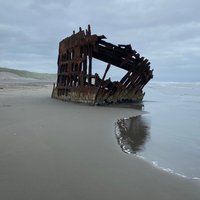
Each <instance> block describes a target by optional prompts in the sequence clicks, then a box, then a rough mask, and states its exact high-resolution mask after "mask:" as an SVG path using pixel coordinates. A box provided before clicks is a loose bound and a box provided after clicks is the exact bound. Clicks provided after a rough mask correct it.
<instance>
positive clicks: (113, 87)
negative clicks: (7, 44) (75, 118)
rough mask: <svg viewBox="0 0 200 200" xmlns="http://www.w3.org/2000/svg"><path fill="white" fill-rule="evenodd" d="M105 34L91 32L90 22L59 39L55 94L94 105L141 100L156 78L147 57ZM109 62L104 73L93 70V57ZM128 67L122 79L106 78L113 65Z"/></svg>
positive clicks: (54, 96)
mask: <svg viewBox="0 0 200 200" xmlns="http://www.w3.org/2000/svg"><path fill="white" fill-rule="evenodd" d="M105 39H106V37H105V36H104V35H96V34H91V28H90V25H88V28H87V29H86V30H85V31H84V30H82V28H79V31H78V32H77V33H75V31H73V34H72V35H71V36H70V37H67V38H65V39H63V40H62V41H61V42H60V43H59V53H58V62H57V65H58V72H57V83H56V84H55V85H54V88H53V91H52V98H57V99H60V100H64V101H73V102H82V103H88V104H92V105H96V104H97V105H102V104H112V103H113V104H118V103H126V102H139V101H142V99H143V96H144V92H143V87H144V86H145V85H146V84H147V83H148V81H149V80H150V79H152V78H153V73H152V72H153V70H151V69H150V62H149V60H148V59H145V58H144V57H141V56H140V54H139V53H137V51H136V50H133V49H132V47H131V45H130V44H128V45H122V44H119V45H114V44H112V43H108V42H106V41H105ZM93 58H95V59H98V60H100V61H103V62H105V63H107V66H105V71H104V74H103V76H102V77H100V76H99V75H98V74H97V73H93V67H92V64H93V63H92V59H93ZM111 65H112V66H111ZM113 66H115V67H118V68H121V69H124V70H126V71H127V72H126V74H125V75H124V76H123V77H122V78H121V80H119V81H111V78H107V79H106V75H107V72H108V70H109V69H110V67H113Z"/></svg>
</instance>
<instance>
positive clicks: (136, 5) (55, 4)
mask: <svg viewBox="0 0 200 200" xmlns="http://www.w3.org/2000/svg"><path fill="white" fill-rule="evenodd" d="M199 7H200V2H199V1H198V0H190V1H187V0H182V1H181V0H168V1H167V0H154V1H145V0H110V1H107V0H102V1H94V0H88V1H81V0H57V1H54V0H43V1H40V0H21V1H20V3H16V1H14V0H7V1H4V2H0V44H1V49H0V65H4V66H5V65H7V66H10V67H15V66H18V67H23V68H25V67H26V68H27V69H30V68H31V69H34V68H33V66H34V65H35V71H38V70H39V71H45V70H47V69H48V70H49V71H55V72H56V60H57V48H58V42H59V41H60V40H61V39H62V38H64V37H66V36H68V35H70V34H71V33H72V30H78V28H79V26H82V27H83V28H86V26H87V24H89V23H90V24H91V25H92V31H93V33H97V34H105V35H106V36H107V38H108V41H110V42H114V43H125V44H126V43H131V44H132V46H133V47H134V48H135V49H136V50H138V52H140V53H141V54H142V55H144V56H145V57H147V58H149V60H150V61H151V63H152V67H153V68H155V70H154V74H155V80H156V79H159V80H160V79H162V78H163V80H165V79H172V78H175V77H176V78H178V79H180V80H182V79H183V77H184V80H186V79H187V75H186V74H191V77H192V73H189V72H193V70H195V71H196V72H197V73H199V72H200V70H199V68H198V57H199V56H200V55H199V54H200V53H199V52H200V51H199V50H200V49H199V47H200V22H199V18H200V12H199V11H198V8H199ZM38 66H39V67H38ZM154 66H155V67H154ZM172 67H173V71H174V72H173V75H171V74H170V73H172V71H171V68H172ZM180 69H183V70H182V75H181V76H180V77H178V72H179V71H180ZM98 70H99V69H98ZM184 71H186V74H185V75H183V74H184ZM117 74H118V73H117V72H116V76H117ZM119 74H120V72H119ZM175 75H176V76H175ZM193 77H194V80H199V81H200V79H198V78H197V76H194V75H193ZM188 79H192V78H188Z"/></svg>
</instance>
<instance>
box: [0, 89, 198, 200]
mask: <svg viewBox="0 0 200 200" xmlns="http://www.w3.org/2000/svg"><path fill="white" fill-rule="evenodd" d="M51 89H52V86H47V87H43V86H41V87H39V88H38V87H33V88H23V89H22V88H19V89H3V90H0V125H1V126H0V127H1V128H0V162H1V163H2V165H0V171H1V174H0V197H1V199H8V200H9V199H13V197H14V198H15V199H28V198H29V197H30V196H31V197H32V198H31V199H38V198H43V199H66V198H68V199H108V198H109V199H122V197H126V198H131V197H135V198H136V199H146V198H149V199H172V198H173V199H199V196H200V192H199V182H198V181H197V180H190V179H189V180H188V179H187V178H182V177H179V176H177V175H174V174H170V173H168V172H164V171H163V170H160V169H159V168H156V167H155V166H153V165H151V163H149V162H148V161H146V160H143V159H141V158H138V157H137V156H135V155H130V154H125V153H124V152H122V151H121V149H120V147H119V146H118V144H117V141H116V138H115V136H114V123H115V121H117V119H121V118H128V117H131V116H136V115H141V114H142V113H143V111H140V110H134V109H129V108H112V107H98V106H95V107H93V106H88V105H83V104H75V103H68V102H62V101H58V100H55V99H51V98H50V95H51ZM152 183H153V184H152Z"/></svg>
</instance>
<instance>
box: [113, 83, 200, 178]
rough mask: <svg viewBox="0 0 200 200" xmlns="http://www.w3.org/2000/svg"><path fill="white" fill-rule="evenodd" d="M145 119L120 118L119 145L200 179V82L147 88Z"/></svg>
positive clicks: (155, 163)
mask: <svg viewBox="0 0 200 200" xmlns="http://www.w3.org/2000/svg"><path fill="white" fill-rule="evenodd" d="M145 92H146V95H145V98H144V102H143V104H144V105H143V110H144V111H146V112H147V113H146V114H144V115H142V116H137V117H132V118H128V119H120V120H118V121H117V122H116V125H115V134H116V138H117V141H118V144H119V145H120V147H121V148H122V150H123V151H124V152H125V153H129V154H135V155H137V156H139V157H141V158H144V159H145V160H147V161H148V162H151V163H152V164H153V165H154V166H156V167H158V168H160V169H163V170H165V171H168V172H170V173H174V174H177V175H180V176H183V177H188V178H192V179H199V178H200V83H174V82H165V83H164V82H154V83H150V84H149V85H148V86H147V87H146V88H145Z"/></svg>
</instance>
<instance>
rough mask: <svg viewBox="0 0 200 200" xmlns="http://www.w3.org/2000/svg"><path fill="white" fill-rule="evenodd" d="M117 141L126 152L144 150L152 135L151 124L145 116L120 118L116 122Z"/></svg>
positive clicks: (134, 152)
mask: <svg viewBox="0 0 200 200" xmlns="http://www.w3.org/2000/svg"><path fill="white" fill-rule="evenodd" d="M115 136H116V138H117V142H118V144H119V146H120V147H121V149H122V151H123V152H125V153H133V154H136V153H137V152H139V151H142V150H143V149H144V147H145V144H146V142H147V141H148V139H149V137H150V126H149V123H148V121H147V120H146V119H145V118H144V117H143V116H136V117H131V118H128V119H126V118H124V119H120V120H118V121H117V122H116V123H115Z"/></svg>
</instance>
